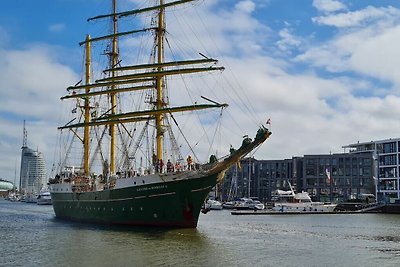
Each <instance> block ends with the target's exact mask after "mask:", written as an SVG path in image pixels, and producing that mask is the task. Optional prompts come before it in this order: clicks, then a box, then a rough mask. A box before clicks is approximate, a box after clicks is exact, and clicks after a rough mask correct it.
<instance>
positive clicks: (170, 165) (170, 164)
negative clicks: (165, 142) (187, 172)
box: [167, 159, 174, 172]
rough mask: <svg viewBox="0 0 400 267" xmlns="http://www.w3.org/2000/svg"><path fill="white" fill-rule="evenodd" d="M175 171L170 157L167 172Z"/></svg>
mask: <svg viewBox="0 0 400 267" xmlns="http://www.w3.org/2000/svg"><path fill="white" fill-rule="evenodd" d="M173 171H174V165H172V163H171V160H170V159H168V161H167V172H173Z"/></svg>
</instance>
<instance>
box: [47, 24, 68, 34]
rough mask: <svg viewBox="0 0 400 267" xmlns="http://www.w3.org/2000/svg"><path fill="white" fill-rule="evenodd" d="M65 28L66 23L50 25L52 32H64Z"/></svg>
mask: <svg viewBox="0 0 400 267" xmlns="http://www.w3.org/2000/svg"><path fill="white" fill-rule="evenodd" d="M64 29H65V24H63V23H57V24H52V25H50V26H49V31H51V32H62V31H63V30H64Z"/></svg>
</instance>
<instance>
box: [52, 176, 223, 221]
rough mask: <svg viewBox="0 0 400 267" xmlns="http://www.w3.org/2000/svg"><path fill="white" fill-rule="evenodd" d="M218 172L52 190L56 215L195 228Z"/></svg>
mask: <svg viewBox="0 0 400 267" xmlns="http://www.w3.org/2000/svg"><path fill="white" fill-rule="evenodd" d="M216 182H217V174H212V175H207V176H200V177H198V178H190V179H180V180H171V181H168V182H161V183H152V184H144V185H137V186H130V187H125V188H119V189H108V190H102V191H89V192H67V193H65V192H57V191H54V190H53V192H52V193H51V197H52V201H53V207H54V211H55V214H56V217H57V218H61V219H67V220H73V221H78V222H90V223H100V224H115V225H134V226H156V227H180V228H195V227H196V226H197V222H198V218H199V214H200V211H201V207H202V205H203V203H204V200H205V198H206V197H207V195H208V193H209V192H210V190H211V188H212V187H213V186H215V184H216Z"/></svg>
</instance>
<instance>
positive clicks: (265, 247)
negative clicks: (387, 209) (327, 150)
mask: <svg viewBox="0 0 400 267" xmlns="http://www.w3.org/2000/svg"><path fill="white" fill-rule="evenodd" d="M0 228H1V230H0V238H1V242H0V244H1V245H0V249H1V254H2V256H1V257H0V266H113V267H117V266H213V267H214V266H280V267H282V266H399V265H400V216H399V215H388V214H315V215H275V216H269V215H259V216H252V215H246V216H234V215H231V213H230V211H228V210H222V211H211V212H209V213H207V214H201V215H200V220H199V224H198V227H197V229H151V228H134V229H132V228H127V227H109V226H98V225H90V224H80V223H73V222H66V221H62V220H58V219H56V218H55V217H54V213H53V209H52V206H39V205H35V204H29V203H20V202H8V201H6V200H0Z"/></svg>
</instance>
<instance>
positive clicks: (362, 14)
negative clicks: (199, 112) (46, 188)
mask: <svg viewBox="0 0 400 267" xmlns="http://www.w3.org/2000/svg"><path fill="white" fill-rule="evenodd" d="M145 2H146V3H147V2H152V1H150V0H146V1H141V0H121V3H120V5H121V6H122V7H124V8H125V7H127V8H131V9H133V8H135V7H142V6H143V5H144V4H145ZM109 5H110V3H109V1H104V0H51V1H50V0H41V1H26V0H14V1H4V3H2V8H1V9H0V178H3V179H8V180H10V181H13V180H14V178H15V177H17V180H18V177H19V164H20V156H21V145H22V133H23V131H22V129H23V121H24V120H25V121H26V128H27V131H28V145H29V146H30V147H31V148H34V149H38V150H39V151H41V152H43V154H44V157H45V160H46V164H47V166H48V172H49V173H50V169H51V166H52V164H53V163H54V159H55V158H56V154H57V150H56V149H55V148H56V143H57V135H58V131H57V126H60V125H63V124H65V122H66V120H65V117H64V115H63V112H65V110H63V108H60V102H61V101H60V97H61V96H63V95H65V94H66V91H65V89H66V88H67V87H68V86H70V85H73V84H75V83H76V82H77V81H79V80H80V79H81V73H80V72H81V70H82V50H81V48H80V47H79V45H78V43H79V42H80V41H82V40H83V39H84V37H85V35H86V34H87V33H90V32H91V31H94V32H95V35H96V34H98V33H100V32H101V31H102V29H101V28H100V27H99V26H98V25H94V23H87V22H86V19H87V18H89V17H92V16H95V15H98V14H105V13H108V10H109ZM192 9H194V10H195V11H189V10H192ZM177 11H183V12H182V13H183V14H181V15H177V14H175V13H174V12H171V14H170V15H171V17H172V18H175V19H176V20H177V21H180V24H179V23H176V24H174V23H173V22H171V26H172V27H171V28H172V30H171V35H172V36H174V37H177V38H178V39H179V38H184V37H185V38H190V37H187V36H186V35H187V34H186V32H184V31H183V30H182V31H179V29H180V26H182V25H183V24H184V26H190V27H191V28H192V29H195V31H196V32H197V33H196V34H197V37H196V39H188V40H189V41H187V42H190V43H191V44H192V45H193V46H194V47H195V48H194V49H195V50H196V51H203V53H204V51H205V52H207V53H208V55H211V56H212V57H217V58H219V57H220V63H221V64H222V65H224V66H225V67H226V70H225V72H224V75H225V77H227V79H228V78H229V80H228V81H230V83H231V85H230V90H232V91H231V94H232V96H230V98H232V99H231V100H233V101H232V102H233V104H232V105H230V107H229V108H228V118H230V119H228V120H226V121H224V122H225V123H227V126H225V127H226V128H225V129H229V130H230V129H233V128H235V129H238V130H232V137H230V138H229V141H230V142H232V143H234V144H238V145H237V146H239V145H240V142H241V138H242V136H243V134H249V135H253V134H252V133H255V131H256V129H257V127H258V126H257V124H258V125H259V124H261V123H264V124H265V122H266V121H267V119H269V118H270V119H271V125H270V126H269V127H270V128H271V130H272V132H273V135H272V136H271V137H270V139H269V140H267V141H266V143H265V144H263V146H262V147H261V148H260V149H258V150H257V152H256V154H255V155H254V156H255V158H257V159H286V158H291V157H293V156H302V155H307V154H327V153H341V152H343V148H342V146H345V145H348V144H352V143H356V142H358V141H360V142H368V141H371V140H381V139H389V138H399V137H400V118H399V116H398V114H400V75H399V74H400V64H399V61H400V49H398V47H399V44H400V2H399V1H398V0H379V1H378V0H199V1H196V3H189V4H185V5H184V7H183V8H182V9H181V10H179V9H178V10H177ZM193 12H194V13H193ZM174 30H175V32H174ZM123 45H124V46H125V49H127V47H129V45H132V46H134V45H135V43H134V41H133V40H132V41H131V42H129V41H126V42H125V43H123ZM224 92H226V91H224ZM239 93H241V96H239V97H238V98H236V99H234V97H235V95H236V94H239ZM215 97H216V98H218V100H219V101H220V97H221V96H220V95H216V96H215ZM221 101H222V100H221ZM229 130H228V131H229Z"/></svg>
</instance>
